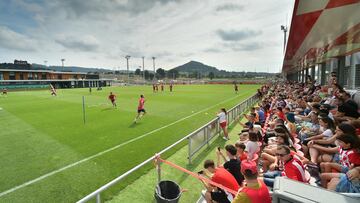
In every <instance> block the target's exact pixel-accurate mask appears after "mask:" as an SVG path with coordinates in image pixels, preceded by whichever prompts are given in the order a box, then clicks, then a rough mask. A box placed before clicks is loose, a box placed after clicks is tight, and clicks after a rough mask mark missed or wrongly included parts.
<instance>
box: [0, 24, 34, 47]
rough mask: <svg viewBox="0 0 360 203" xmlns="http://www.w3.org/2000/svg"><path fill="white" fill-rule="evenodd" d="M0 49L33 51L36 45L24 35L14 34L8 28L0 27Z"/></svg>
mask: <svg viewBox="0 0 360 203" xmlns="http://www.w3.org/2000/svg"><path fill="white" fill-rule="evenodd" d="M0 48H2V49H9V50H12V51H13V50H15V51H35V50H36V49H37V43H36V41H35V40H34V39H31V38H29V37H28V36H26V35H22V34H19V33H17V32H14V31H13V30H10V29H9V28H8V27H5V26H0Z"/></svg>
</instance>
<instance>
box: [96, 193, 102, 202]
mask: <svg viewBox="0 0 360 203" xmlns="http://www.w3.org/2000/svg"><path fill="white" fill-rule="evenodd" d="M100 202H101V197H100V193H98V194H97V195H96V203H100Z"/></svg>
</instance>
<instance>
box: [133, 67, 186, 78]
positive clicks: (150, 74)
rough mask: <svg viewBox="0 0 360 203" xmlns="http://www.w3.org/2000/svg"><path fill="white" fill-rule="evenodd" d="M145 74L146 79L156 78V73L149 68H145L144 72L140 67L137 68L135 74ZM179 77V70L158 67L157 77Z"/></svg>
mask: <svg viewBox="0 0 360 203" xmlns="http://www.w3.org/2000/svg"><path fill="white" fill-rule="evenodd" d="M143 74H144V75H145V79H146V80H149V79H153V78H154V73H153V72H149V71H148V70H145V71H144V73H143V71H141V69H140V68H138V69H136V70H135V75H139V76H142V75H143ZM178 77H179V72H178V71H177V70H169V71H166V70H164V69H162V68H158V69H157V70H156V79H164V78H169V79H176V78H178Z"/></svg>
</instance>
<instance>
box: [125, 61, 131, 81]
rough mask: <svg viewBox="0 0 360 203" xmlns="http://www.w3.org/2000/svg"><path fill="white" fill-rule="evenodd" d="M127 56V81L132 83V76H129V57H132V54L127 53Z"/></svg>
mask: <svg viewBox="0 0 360 203" xmlns="http://www.w3.org/2000/svg"><path fill="white" fill-rule="evenodd" d="M125 58H126V69H127V83H128V84H130V76H129V59H130V56H129V55H127V56H125Z"/></svg>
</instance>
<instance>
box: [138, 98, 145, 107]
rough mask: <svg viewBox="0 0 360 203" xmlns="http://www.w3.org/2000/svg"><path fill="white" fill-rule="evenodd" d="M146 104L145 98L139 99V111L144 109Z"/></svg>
mask: <svg viewBox="0 0 360 203" xmlns="http://www.w3.org/2000/svg"><path fill="white" fill-rule="evenodd" d="M144 103H145V99H144V98H140V99H139V106H138V110H141V109H144Z"/></svg>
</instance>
